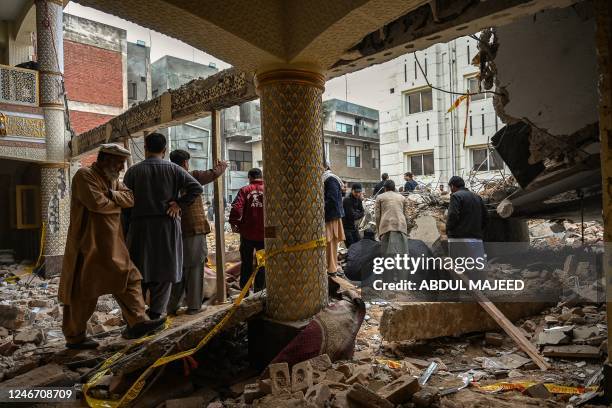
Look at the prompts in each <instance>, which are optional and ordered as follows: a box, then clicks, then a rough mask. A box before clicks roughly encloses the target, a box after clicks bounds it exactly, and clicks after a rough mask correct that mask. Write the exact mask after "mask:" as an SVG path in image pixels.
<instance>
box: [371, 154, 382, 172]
mask: <svg viewBox="0 0 612 408" xmlns="http://www.w3.org/2000/svg"><path fill="white" fill-rule="evenodd" d="M372 168H373V169H379V168H380V152H379V151H378V149H372Z"/></svg>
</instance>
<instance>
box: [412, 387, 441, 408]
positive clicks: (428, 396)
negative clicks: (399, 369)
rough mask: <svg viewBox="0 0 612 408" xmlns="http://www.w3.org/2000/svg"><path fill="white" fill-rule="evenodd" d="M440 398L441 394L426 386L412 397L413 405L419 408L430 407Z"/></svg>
mask: <svg viewBox="0 0 612 408" xmlns="http://www.w3.org/2000/svg"><path fill="white" fill-rule="evenodd" d="M439 398H440V393H439V392H438V390H437V389H436V388H435V387H429V386H425V387H423V388H422V389H420V390H419V391H417V392H416V393H415V394H414V395H413V396H412V403H413V404H414V406H415V407H417V408H426V407H430V406H431V405H432V404H433V403H434V402H435V401H436V400H438V399H439Z"/></svg>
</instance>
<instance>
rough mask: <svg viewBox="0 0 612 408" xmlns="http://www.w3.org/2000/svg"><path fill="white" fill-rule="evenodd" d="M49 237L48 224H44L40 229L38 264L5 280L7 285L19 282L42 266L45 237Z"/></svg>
mask: <svg viewBox="0 0 612 408" xmlns="http://www.w3.org/2000/svg"><path fill="white" fill-rule="evenodd" d="M46 235H47V224H45V223H44V222H43V223H42V226H41V228H40V244H39V248H40V249H39V251H38V259H37V260H36V263H35V264H34V266H29V267H27V268H26V272H24V273H22V274H19V275H14V276H9V277H8V278H6V279H4V281H5V282H7V283H15V282H17V281H18V280H20V279H21V278H22V277H24V276H27V275H30V274H31V273H32V272H34V270H35V269H36V268H38V267H39V266H40V265H41V264H42V259H43V251H44V248H45V236H46Z"/></svg>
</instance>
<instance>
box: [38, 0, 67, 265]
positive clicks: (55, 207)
mask: <svg viewBox="0 0 612 408" xmlns="http://www.w3.org/2000/svg"><path fill="white" fill-rule="evenodd" d="M62 13H63V5H62V2H61V0H36V38H37V52H36V54H37V60H38V66H39V75H40V85H39V86H40V106H41V107H42V108H43V112H44V118H45V134H46V149H47V160H46V163H45V164H43V165H41V211H42V221H43V223H44V224H45V225H46V239H45V247H44V252H43V254H44V256H45V263H46V264H45V270H46V272H47V274H48V275H54V274H58V273H59V272H60V271H61V261H62V256H63V254H64V246H65V244H66V234H67V230H68V221H69V212H70V207H69V196H70V192H69V190H68V184H69V180H68V178H69V173H68V169H69V164H68V162H67V144H68V140H69V139H68V138H67V137H66V125H65V122H64V87H63V83H62V78H63V72H64V42H63V27H62Z"/></svg>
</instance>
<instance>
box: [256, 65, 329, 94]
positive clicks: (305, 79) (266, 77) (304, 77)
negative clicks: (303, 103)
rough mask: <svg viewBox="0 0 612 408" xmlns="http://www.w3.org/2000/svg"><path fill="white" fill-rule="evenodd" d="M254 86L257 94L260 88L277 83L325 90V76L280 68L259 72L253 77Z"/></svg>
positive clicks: (312, 72)
mask: <svg viewBox="0 0 612 408" xmlns="http://www.w3.org/2000/svg"><path fill="white" fill-rule="evenodd" d="M255 81H256V82H255V86H256V87H257V91H258V93H260V90H261V88H263V87H266V86H268V85H272V84H277V83H293V84H301V85H306V86H313V87H315V88H319V89H320V90H321V91H323V90H325V75H323V74H321V73H319V72H315V71H306V70H303V69H295V68H280V69H275V70H271V71H265V72H260V73H258V74H257V75H256V76H255Z"/></svg>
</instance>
